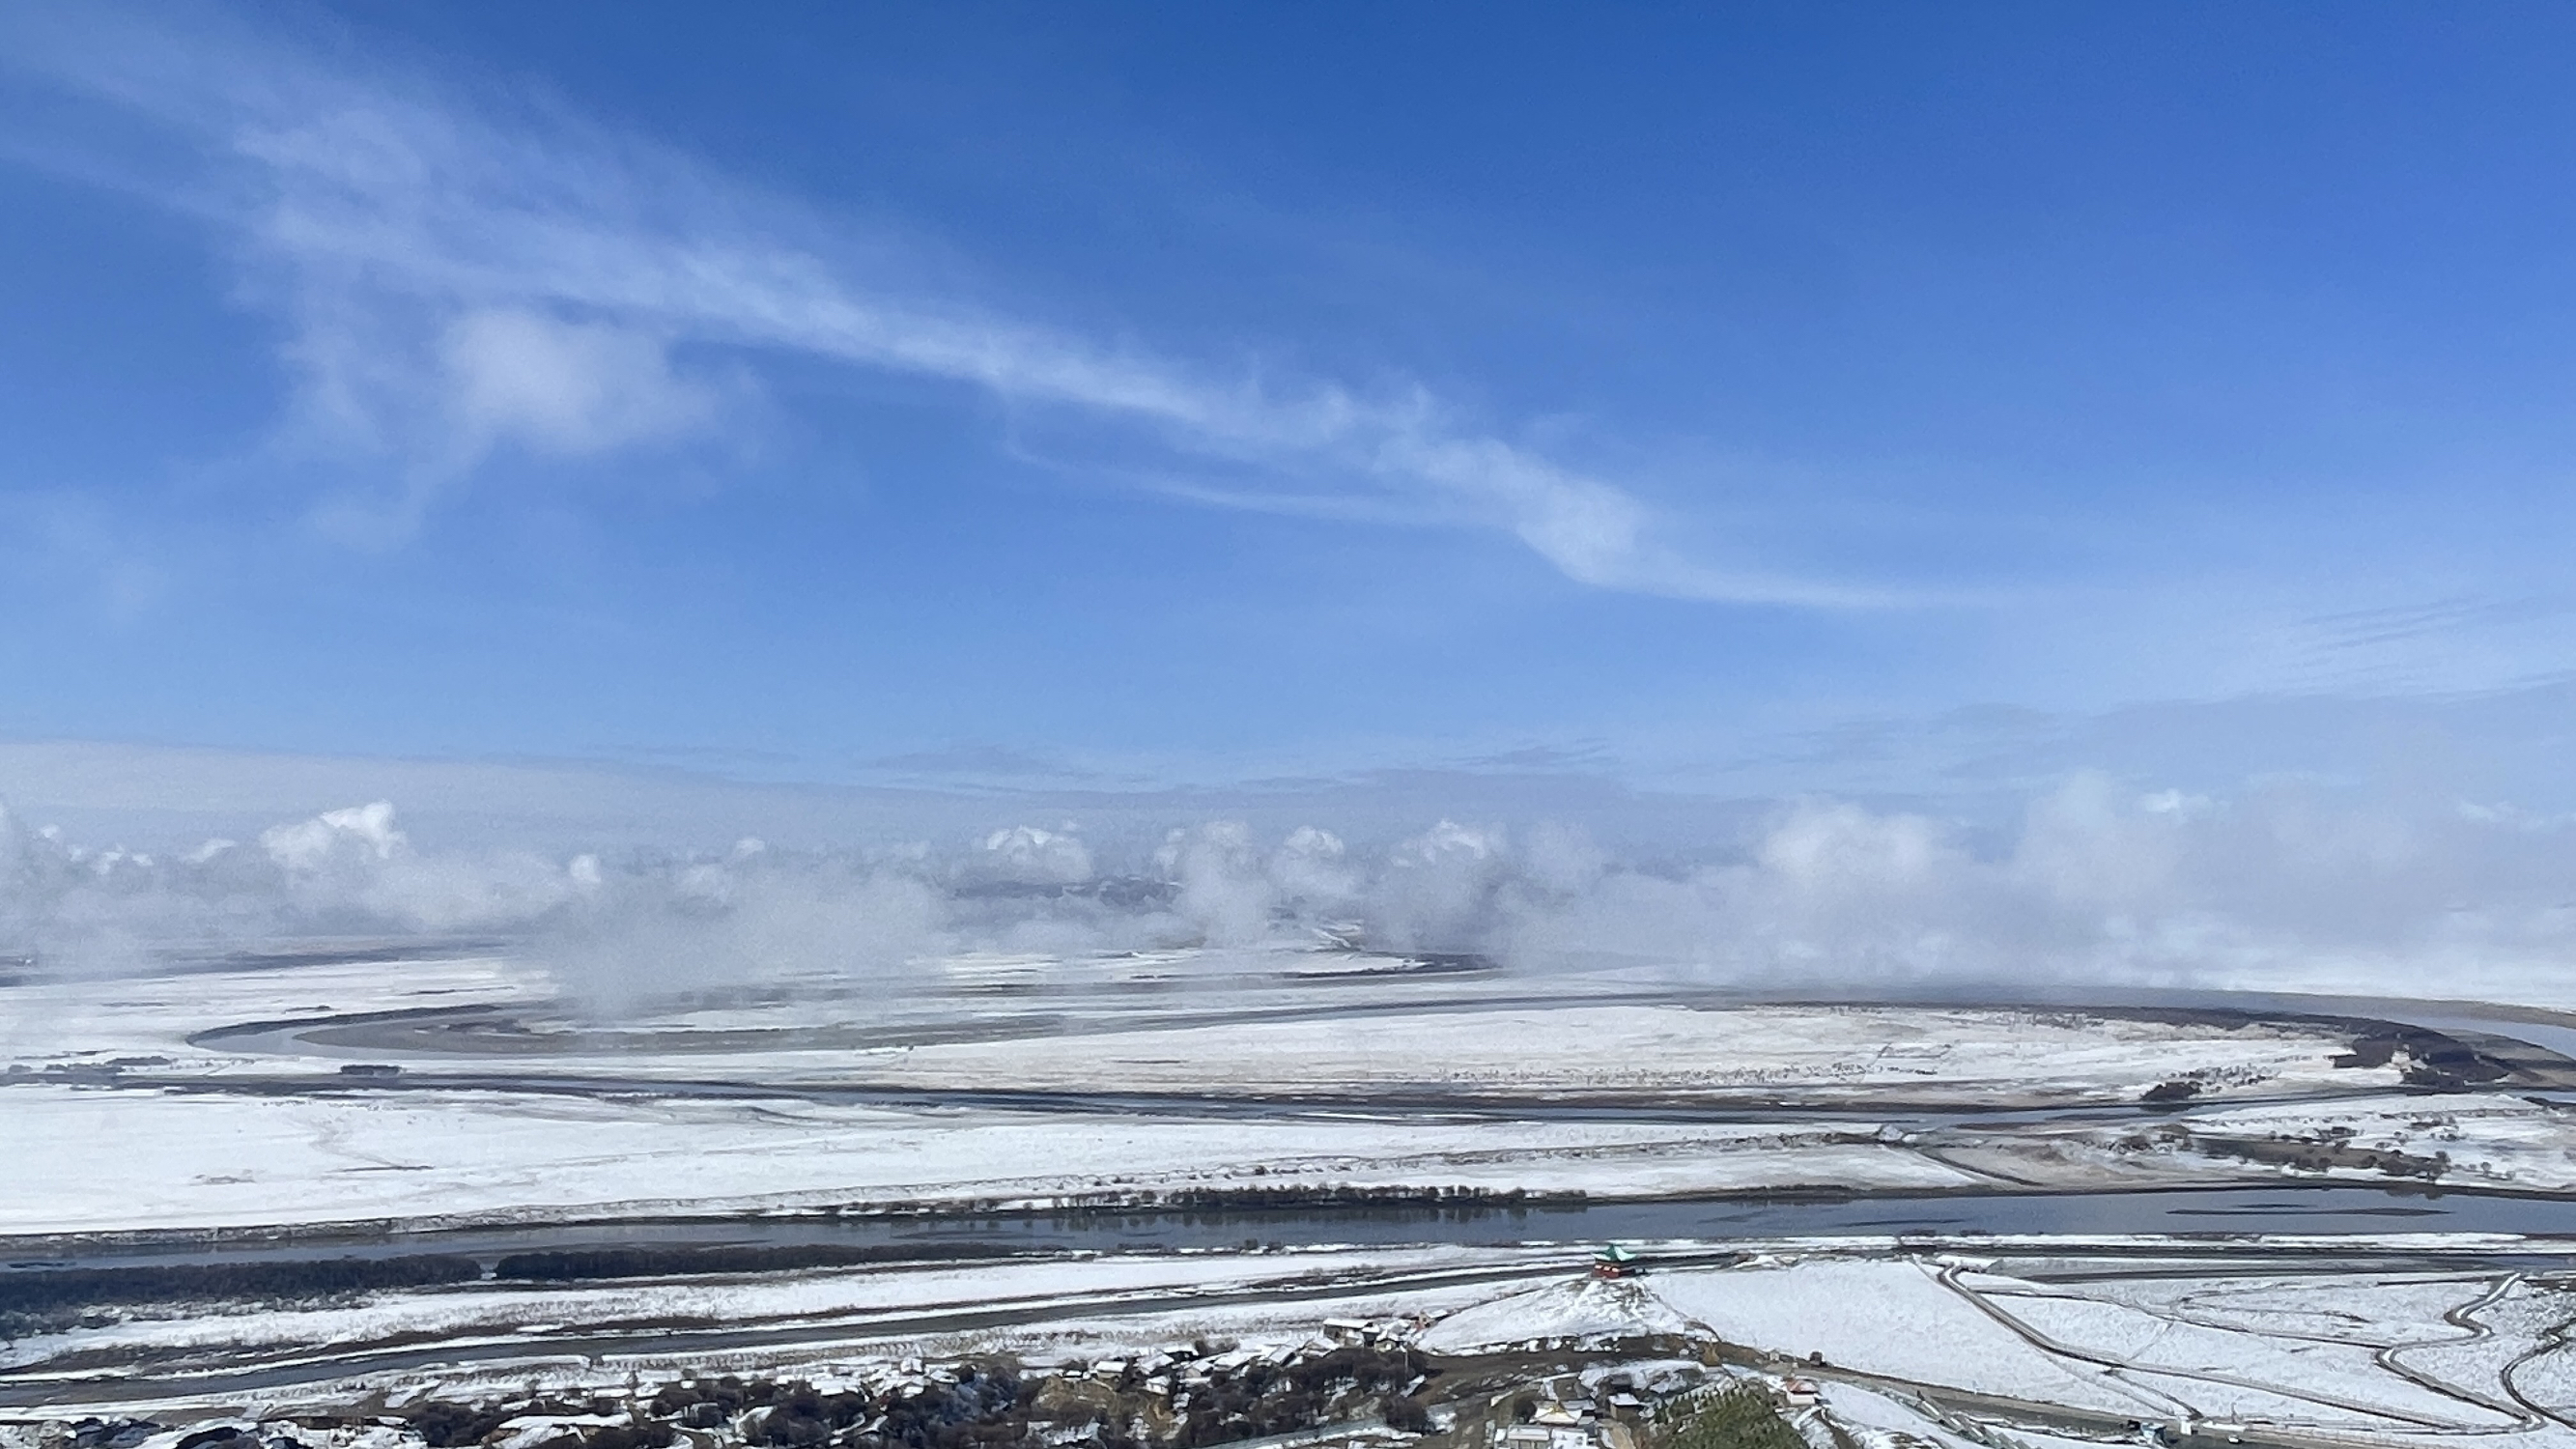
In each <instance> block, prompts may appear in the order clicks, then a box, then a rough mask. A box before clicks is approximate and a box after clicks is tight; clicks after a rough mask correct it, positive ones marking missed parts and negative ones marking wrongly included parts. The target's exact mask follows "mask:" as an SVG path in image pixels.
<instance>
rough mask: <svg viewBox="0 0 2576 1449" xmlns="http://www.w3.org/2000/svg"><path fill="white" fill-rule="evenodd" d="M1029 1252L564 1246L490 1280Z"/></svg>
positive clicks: (509, 1264)
mask: <svg viewBox="0 0 2576 1449" xmlns="http://www.w3.org/2000/svg"><path fill="white" fill-rule="evenodd" d="M1028 1251H1029V1250H1028V1249H1027V1248H1024V1247H1020V1246H1017V1245H1014V1244H1008V1243H782V1244H778V1245H776V1246H771V1247H749V1246H745V1247H716V1248H704V1247H651V1248H642V1247H624V1248H565V1249H557V1250H550V1251H546V1252H539V1253H511V1254H508V1255H506V1256H504V1257H503V1258H502V1259H501V1261H500V1262H499V1263H497V1264H495V1265H494V1266H493V1269H492V1276H493V1277H495V1278H510V1279H516V1280H520V1281H523V1282H537V1283H570V1282H580V1281H583V1280H586V1279H592V1278H674V1277H681V1276H687V1275H694V1274H701V1273H786V1272H793V1271H795V1270H796V1269H799V1268H844V1267H853V1266H857V1265H860V1264H866V1263H922V1262H934V1263H935V1262H956V1261H963V1260H967V1259H984V1258H1010V1257H1017V1256H1020V1255H1022V1254H1024V1253H1026V1252H1028Z"/></svg>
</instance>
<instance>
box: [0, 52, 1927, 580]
mask: <svg viewBox="0 0 2576 1449" xmlns="http://www.w3.org/2000/svg"><path fill="white" fill-rule="evenodd" d="M200 18H201V19H202V17H200ZM166 21H167V16H166V15H161V16H156V17H154V18H153V19H150V20H147V19H144V18H141V17H138V16H136V15H133V14H122V15H119V14H113V13H105V12H98V11H81V12H76V13H75V12H64V13H62V14H59V15H56V16H54V17H50V18H45V19H35V18H30V17H27V16H24V15H22V16H19V17H16V18H14V19H11V20H9V21H7V22H6V26H7V31H8V33H9V35H10V37H11V47H10V48H11V49H12V50H13V51H14V52H15V53H16V55H17V57H18V61H19V64H20V66H21V67H23V68H24V69H25V70H26V71H27V72H29V73H32V74H34V75H36V76H38V77H41V78H44V79H45V80H47V81H50V82H51V83H52V84H53V85H54V86H56V87H58V88H61V89H64V90H68V91H70V92H73V93H77V94H80V95H83V96H86V97H89V98H91V99H92V100H94V101H100V102H104V103H106V105H107V106H108V107H109V108H110V110H111V112H112V113H113V114H115V115H117V116H118V117H120V118H121V120H122V121H124V122H131V121H132V120H134V119H137V118H141V119H144V120H146V121H149V122H151V123H153V124H154V125H155V126H157V127H158V128H160V129H161V131H162V132H164V133H165V134H168V135H176V136H177V137H178V138H180V139H181V140H182V142H183V143H184V145H185V146H186V147H187V148H188V150H189V151H190V153H191V154H192V155H193V156H195V157H196V158H197V161H198V167H197V170H196V171H195V173H194V174H192V175H190V176H188V177H186V178H185V179H184V180H181V181H178V182H175V183H174V184H172V185H170V186H169V187H167V188H166V189H165V191H164V194H162V195H161V196H160V197H159V199H161V200H163V201H165V202H167V203H169V204H172V205H176V206H181V207H184V208H185V209H188V210H190V211H192V212H194V213H196V214H198V215H201V216H203V217H205V218H207V219H208V220H210V221H212V222H213V223H215V224H216V225H217V226H218V227H220V228H221V229H223V230H224V231H225V232H226V233H227V234H228V236H229V239H230V243H231V246H232V249H233V250H234V251H235V252H236V254H237V255H238V256H239V257H240V259H241V261H242V263H243V265H244V267H245V276H246V278H247V282H246V290H247V291H248V292H249V293H250V294H251V295H253V296H255V297H257V298H258V299H260V300H262V301H263V302H265V303H266V304H268V305H271V306H273V307H275V308H276V309H277V310H279V311H280V312H281V313H283V314H284V315H285V316H286V317H287V319H288V320H289V323H290V330H291V339H292V340H291V342H290V344H289V349H288V350H289V358H288V360H289V362H290V364H291V366H292V368H293V369H294V371H295V373H296V375H297V376H298V378H299V379H300V382H301V388H300V397H299V404H298V412H297V417H296V419H295V424H294V427H293V428H292V429H291V433H292V435H293V436H295V437H297V438H299V439H302V440H303V441H305V442H307V443H310V444H313V445H316V446H319V447H321V448H324V449H326V450H329V451H330V453H331V454H332V455H333V456H346V455H350V454H356V455H362V456H366V457H371V458H374V459H376V460H378V462H379V463H380V465H381V466H382V468H383V469H384V473H383V477H384V478H387V479H389V480H390V482H389V483H388V484H385V485H384V486H381V487H379V488H378V489H377V490H376V491H374V492H372V493H365V494H361V495H353V496H348V497H343V498H341V499H339V500H338V502H337V503H336V504H335V505H334V507H333V509H332V510H331V517H333V518H334V519H336V520H337V522H338V524H339V526H341V527H342V528H343V529H344V530H346V531H349V532H353V533H358V534H365V535H371V536H376V537H379V538H399V537H400V536H402V535H403V534H404V533H406V532H407V531H408V530H409V529H410V528H411V527H412V526H414V525H415V524H416V523H417V521H418V519H419V517H420V516H421V514H422V512H423V511H424V510H426V509H428V508H430V507H432V506H434V505H435V502H436V500H437V498H438V497H439V495H440V494H441V493H442V492H444V491H446V490H447V489H449V488H451V487H453V486H455V485H456V484H457V483H458V482H459V481H460V480H462V479H464V478H466V477H468V476H469V475H471V474H472V473H473V472H474V471H475V470H476V469H477V468H479V467H480V466H482V465H483V464H484V463H485V462H486V461H487V460H488V459H489V458H491V457H492V456H494V455H495V454H496V453H500V452H502V451H504V450H516V451H519V452H522V453H525V454H528V455H532V456H536V457H539V458H548V459H565V458H580V457H586V456H597V455H603V454H611V453H616V452H619V451H621V450H628V449H637V448H648V447H658V446H669V445H672V444H675V443H679V442H683V441H685V440H688V439H691V438H695V437H701V436H704V435H707V434H709V433H710V432H712V431H715V430H718V429H721V428H722V427H723V426H724V424H725V421H726V419H727V416H728V413H729V412H730V411H731V410H734V409H736V408H737V407H738V406H739V405H740V404H741V403H742V401H743V396H742V395H743V393H744V392H745V391H746V389H747V388H748V387H749V384H748V383H747V382H746V381H745V380H744V379H745V377H746V376H747V375H748V374H747V372H746V371H745V369H746V368H747V367H748V366H749V365H751V364H752V363H753V362H756V360H757V359H758V358H759V357H760V356H762V355H763V354H779V353H787V354H795V355H799V356H802V357H806V358H809V359H814V358H819V359H825V360H828V361H831V362H834V363H839V364H844V365H848V366H851V367H856V368H863V369H872V370H878V371H882V372H887V373H893V374H899V375H903V376H907V377H912V378H916V379H924V380H931V381H935V382H939V383H946V384H954V385H957V386H959V387H962V388H967V389H973V390H976V391H979V392H981V393H983V394H985V395H988V396H989V397H990V398H992V399H995V400H998V401H999V402H1000V403H1002V404H1003V405H1004V406H1005V407H1006V408H1007V409H1009V410H1010V411H1011V412H1012V413H1013V415H1014V416H1031V417H1043V418H1044V420H1045V421H1047V422H1049V423H1052V424H1060V425H1062V428H1064V429H1071V430H1074V431H1088V432H1091V433H1094V434H1097V435H1099V436H1100V437H1101V438H1102V439H1103V440H1104V447H1105V448H1108V449H1111V450H1114V451H1116V452H1118V453H1119V454H1120V456H1122V457H1124V458H1127V459H1133V458H1135V457H1136V456H1138V455H1139V454H1140V453H1141V454H1142V455H1143V456H1147V457H1150V458H1152V459H1153V460H1154V466H1153V467H1152V468H1151V469H1150V470H1144V471H1146V472H1148V473H1149V474H1150V475H1151V476H1156V477H1162V478H1168V479H1172V480H1176V481H1174V482H1173V483H1172V484H1171V486H1170V488H1169V490H1168V491H1170V492H1171V493H1173V494H1174V495H1175V496H1178V497H1181V498H1185V499H1188V500H1192V501H1196V502H1200V503H1207V504H1217V505H1221V506H1231V507H1240V508H1252V509H1275V510H1278V511H1283V512H1307V511H1314V507H1315V504H1316V502H1317V500H1319V499H1320V500H1326V501H1328V502H1329V503H1331V504H1332V505H1334V506H1335V507H1336V509H1337V510H1339V511H1344V512H1355V513H1361V514H1366V513H1369V512H1371V511H1375V512H1378V513H1382V514H1388V515H1395V516H1402V517H1406V518H1411V519H1417V520H1418V519H1422V518H1426V517H1427V518H1429V519H1432V520H1435V521H1439V522H1443V523H1448V524H1454V525H1460V526H1469V527H1480V528H1489V529H1496V530H1501V531H1503V532H1505V533H1508V534H1509V535H1511V536H1513V537H1515V538H1517V539H1519V540H1520V541H1521V542H1522V543H1523V544H1525V545H1526V546H1527V547H1528V548H1530V549H1531V550H1533V551H1534V552H1536V553H1537V554H1538V555H1539V556H1540V557H1542V558H1543V559H1545V560H1546V561H1547V562H1548V563H1549V564H1551V565H1553V566H1554V567H1555V568H1556V569H1557V570H1558V571H1560V572H1561V573H1563V574H1564V575H1565V576H1567V577H1569V578H1571V579H1574V580H1577V581H1579V582H1581V583H1584V584H1588V585H1593V586H1596V587H1600V588H1605V589H1614V590H1625V591H1632V592H1639V593H1647V594H1656V595H1665V596H1672V597H1680V598H1690V599H1705V600H1720V601H1735V602H1747V603H1768V604H1785V605H1794V606H1823V607H1847V606H1867V605H1875V604H1884V603H1889V602H1893V601H1894V600H1893V599H1892V598H1890V597H1889V596H1887V595H1884V594H1882V593H1879V592H1876V591H1873V590H1869V589H1864V588H1857V587H1845V586H1842V585H1838V584H1834V583H1829V582H1821V581H1816V580H1810V579H1805V578H1801V577H1795V576H1790V575H1784V574H1771V573H1766V572H1763V571H1760V570H1752V569H1739V568H1732V567H1723V566H1719V565H1717V564H1713V563H1711V562H1708V561H1706V560H1705V559H1702V558H1699V557H1696V556H1694V555H1693V554H1692V553H1691V552H1690V551H1688V550H1685V549H1683V548H1680V547H1677V546H1675V545H1674V544H1672V543H1671V542H1669V539H1670V537H1671V536H1672V531H1673V520H1671V519H1668V518H1666V517H1664V516H1662V515H1660V514H1659V513H1658V511H1657V510H1656V509H1654V508H1653V507H1651V506H1650V505H1649V504H1648V503H1647V502H1646V501H1645V500H1643V499H1641V498H1640V497H1639V496H1637V495H1636V494H1635V493H1634V492H1633V491H1632V490H1630V489H1627V488H1624V487H1622V486H1620V485H1618V484H1616V483H1614V482H1611V481H1609V480H1607V479H1605V478H1602V477H1598V476H1595V475H1594V474H1592V473H1591V472H1588V471H1586V470H1585V469H1582V468H1580V467H1577V466H1573V465H1571V464H1568V463H1564V462H1560V461H1558V460H1556V459H1554V458H1551V457H1548V456H1546V455H1544V454H1542V453H1541V452H1539V451H1537V450H1535V449H1533V448H1531V447H1529V446H1526V445H1524V444H1522V443H1519V442H1516V441H1513V440H1511V439H1509V438H1506V437H1503V436H1499V435H1496V434H1494V433H1492V432H1490V431H1485V430H1480V429H1479V428H1477V427H1475V426H1473V425H1471V424H1470V423H1468V422H1467V421H1465V420H1463V419H1462V418H1461V417H1460V416H1459V415H1458V413H1457V411H1456V410H1455V409H1453V408H1451V407H1449V406H1447V405H1444V404H1443V403H1442V402H1441V401H1440V400H1439V399H1437V398H1435V397H1433V396H1431V395H1430V394H1429V393H1428V392H1426V391H1424V390H1422V389H1420V388H1415V387H1402V386H1399V387H1393V388H1385V389H1377V390H1364V389H1360V388H1356V387H1353V386H1350V385H1348V384H1345V383H1342V382H1338V381H1335V380H1332V379H1329V378H1318V377H1308V378H1302V379H1280V378H1275V377H1265V376H1261V375H1259V374H1258V373H1257V371H1256V370H1255V369H1253V368H1250V367H1248V366H1247V367H1246V368H1244V369H1242V370H1241V371H1240V372H1238V373H1234V374H1231V375H1228V374H1225V373H1223V372H1221V371H1219V370H1215V369H1211V368H1209V367H1206V366H1204V365H1194V364H1188V363H1183V362H1180V361H1176V360H1174V359H1172V358H1170V357H1167V356H1163V355H1159V354H1157V353H1156V352H1154V351H1152V350H1149V349H1147V348H1145V347H1142V346H1138V345H1133V344H1129V343H1121V342H1103V341H1098V340H1094V339H1091V338H1087V337H1084V336H1080V335H1075V334H1073V333H1069V332H1067V331H1065V330H1062V329H1059V328H1054V327H1049V326H1045V325H1041V324H1037V323H1032V322H1028V321H1024V320H1021V319H1017V318H1014V317H1011V316H1008V315H1003V314H1001V313H998V312H996V311H994V310H992V309H990V308H988V307H982V306H977V305H973V304H969V303H967V302H965V301H962V300H959V299H957V298H956V297H954V296H952V295H942V294H941V293H940V292H939V291H938V290H937V289H935V288H928V287H924V286H921V285H918V284H914V283H910V282H907V281H905V280H904V279H902V278H900V277H897V276H895V275H893V273H894V272H897V271H900V270H901V269H900V268H890V267H885V266H882V265H877V263H878V262H881V261H882V258H883V257H884V255H885V252H884V249H883V248H881V247H877V246H874V245H873V243H872V241H871V239H870V238H868V237H866V236H864V235H862V234H861V233H860V232H859V231H858V230H857V229H855V228H853V227H851V226H849V225H847V224H845V223H840V222H836V221H833V220H830V219H826V218H822V217H818V216H817V215H815V214H814V213H813V212H812V211H811V210H810V209H808V208H805V207H803V206H801V205H799V204H797V203H796V202H794V201H792V200H789V199H786V198H782V197H777V196H772V195H766V194H763V193H761V192H760V191H758V190H756V189H753V188H750V187H746V186H742V185H739V184H735V183H732V182H729V181H727V180H725V179H723V178H721V177H718V176H716V175H714V174H713V173H712V172H711V170H710V169H709V168H708V167H707V166H706V165H704V164H702V163H701V162H699V161H697V160H695V159H693V158H691V157H689V156H686V155H684V154H681V153H679V152H677V151H675V150H673V149H671V148H668V147H665V146H662V145H659V144H656V143H654V142H652V141H650V140H648V139H644V138H640V137H637V136H634V135H631V134H626V133H622V132H619V131H617V130H615V129H613V128H610V127H607V126H603V125H600V124H598V123H596V122H593V121H590V120H586V119H584V118H582V117H579V116H576V115H573V114H570V113H569V112H568V111H567V110H566V109H564V108H562V107H560V106H557V105H553V104H551V103H548V102H546V101H544V100H543V99H541V98H539V99H532V98H530V97H529V96H527V95H525V94H520V93H504V92H493V91H489V90H485V91H475V90H471V89H469V88H466V87H462V86H456V85H447V84H442V83H440V82H438V81H436V80H433V79H431V78H429V77H428V76H426V75H425V74H424V73H423V72H422V71H421V70H419V69H417V68H415V69H413V70H410V71H399V70H394V69H388V68H381V67H368V66H365V65H360V64H353V63H344V62H343V61H342V60H340V59H338V58H336V56H335V57H333V58H326V48H324V47H319V46H308V45H304V44H301V43H298V42H295V41H291V40H287V39H283V38H280V37H278V36H275V35H266V34H259V33H254V32H251V31H248V30H245V29H241V28H237V27H227V26H222V25H219V24H194V23H193V22H192V25H193V28H190V29H187V30H186V31H185V32H184V33H182V32H180V31H178V30H174V29H172V28H170V27H169V26H168V25H167V23H166ZM347 48H348V47H345V46H343V47H336V48H334V49H336V50H341V51H345V50H346V49H347ZM1060 430H1061V429H1060ZM1119 471H1121V472H1122V473H1124V474H1125V475H1126V476H1131V477H1132V476H1136V475H1137V472H1138V471H1139V470H1135V469H1133V468H1126V469H1121V470H1119Z"/></svg>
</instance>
